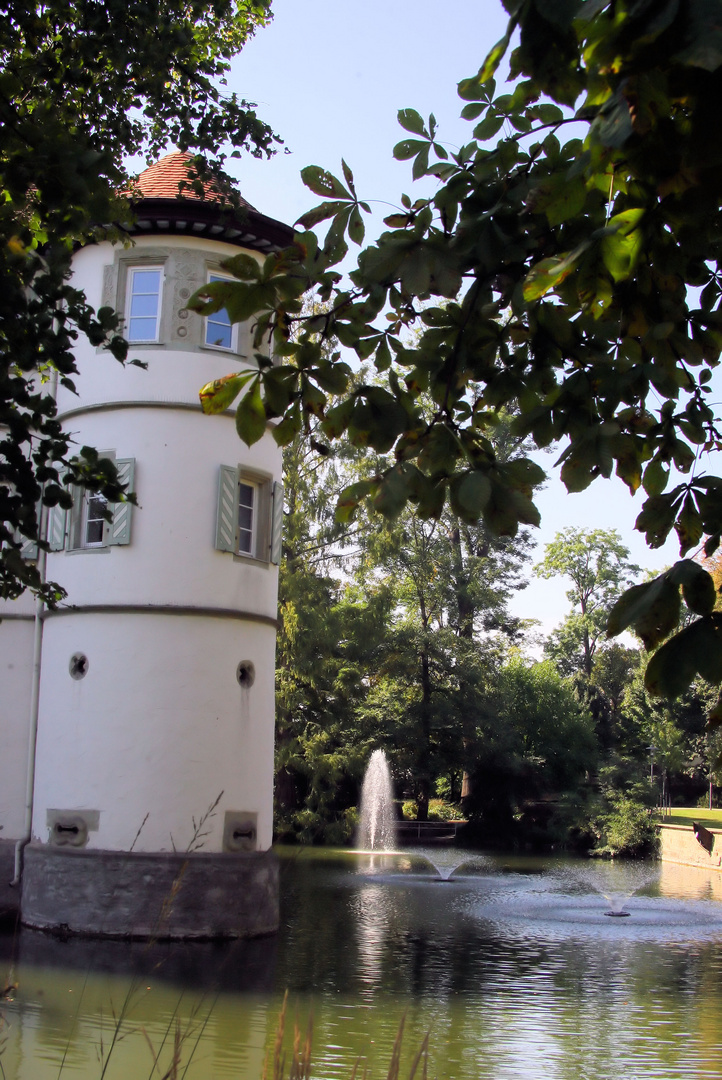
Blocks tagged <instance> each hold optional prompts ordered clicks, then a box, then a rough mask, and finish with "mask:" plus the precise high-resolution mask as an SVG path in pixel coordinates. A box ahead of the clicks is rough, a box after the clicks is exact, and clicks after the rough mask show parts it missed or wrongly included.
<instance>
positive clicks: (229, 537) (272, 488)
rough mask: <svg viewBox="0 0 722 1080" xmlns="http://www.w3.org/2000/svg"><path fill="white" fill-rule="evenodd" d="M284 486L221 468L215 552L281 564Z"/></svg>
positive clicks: (232, 468)
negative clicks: (226, 552)
mask: <svg viewBox="0 0 722 1080" xmlns="http://www.w3.org/2000/svg"><path fill="white" fill-rule="evenodd" d="M282 525H283V484H279V483H273V482H272V481H271V480H268V479H263V478H261V477H255V476H252V475H251V476H249V475H248V474H247V473H246V472H245V471H244V470H242V469H241V468H240V467H239V466H233V465H221V467H220V475H219V485H218V511H217V515H216V545H215V546H216V548H217V549H218V550H219V551H229V552H231V553H232V554H233V555H238V556H244V557H245V558H251V559H258V560H259V561H261V562H272V563H276V564H278V563H279V562H280V559H281V530H282Z"/></svg>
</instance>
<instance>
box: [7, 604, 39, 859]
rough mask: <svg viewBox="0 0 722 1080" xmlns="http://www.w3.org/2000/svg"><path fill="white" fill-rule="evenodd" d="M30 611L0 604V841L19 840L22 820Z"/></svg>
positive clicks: (28, 607)
mask: <svg viewBox="0 0 722 1080" xmlns="http://www.w3.org/2000/svg"><path fill="white" fill-rule="evenodd" d="M33 611H34V604H33V601H32V599H31V598H30V597H27V596H23V597H21V598H20V599H19V600H16V601H13V602H12V603H9V602H3V603H0V620H1V621H0V840H17V839H19V837H20V836H22V833H23V828H24V822H25V787H26V777H27V761H28V738H29V729H30V696H31V680H32V659H33V621H32V615H33ZM20 615H25V616H26V618H18V617H17V616H20ZM13 616H15V617H13Z"/></svg>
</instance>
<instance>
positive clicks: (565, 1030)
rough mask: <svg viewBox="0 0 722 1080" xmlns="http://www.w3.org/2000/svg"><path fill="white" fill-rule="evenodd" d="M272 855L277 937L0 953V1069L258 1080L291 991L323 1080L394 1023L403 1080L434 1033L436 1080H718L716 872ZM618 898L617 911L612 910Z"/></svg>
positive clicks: (377, 1061)
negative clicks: (278, 868) (176, 1061)
mask: <svg viewBox="0 0 722 1080" xmlns="http://www.w3.org/2000/svg"><path fill="white" fill-rule="evenodd" d="M280 854H281V859H282V874H281V878H282V927H281V932H280V933H279V934H278V935H277V936H276V937H273V938H268V939H264V940H260V941H254V942H239V943H236V944H228V943H225V944H215V945H209V944H195V945H190V944H183V945H179V944H173V945H155V946H152V947H148V946H147V945H143V944H141V943H136V944H132V945H131V944H125V943H120V942H105V943H101V942H97V941H82V940H78V939H70V940H67V941H59V940H57V939H54V938H50V937H47V936H45V935H42V934H37V933H32V932H29V931H25V930H23V931H20V932H19V933H18V934H17V935H6V936H4V937H2V938H0V990H3V987H5V988H6V990H5V997H4V998H0V1018H1V1019H0V1066H1V1068H0V1076H4V1077H5V1078H6V1080H46V1078H48V1080H49V1078H51V1077H52V1078H57V1077H58V1076H60V1077H73V1078H76V1077H78V1078H81V1077H82V1078H83V1080H86V1078H88V1080H91V1078H92V1080H99V1078H101V1077H102V1078H104V1080H105V1078H107V1080H112V1078H123V1080H135V1078H139V1077H143V1078H145V1077H148V1080H153V1078H157V1077H159V1076H163V1073H164V1071H165V1070H166V1069H167V1068H168V1065H169V1063H170V1060H171V1057H172V1055H173V1052H174V1041H175V1040H176V1038H179V1039H180V1046H179V1049H178V1055H179V1058H180V1061H181V1066H180V1069H179V1071H178V1076H184V1077H186V1078H187V1080H194V1078H197V1080H200V1078H203V1080H229V1078H235V1080H260V1077H261V1076H262V1074H263V1063H264V1059H265V1056H266V1054H267V1052H268V1051H269V1049H272V1047H273V1044H274V1040H275V1035H276V1028H277V1022H278V1017H279V1014H280V1011H281V1006H282V1002H283V996H284V992H285V991H286V990H288V995H289V996H288V1025H287V1026H288V1027H289V1028H290V1030H289V1031H288V1032H287V1042H289V1043H290V1038H291V1037H292V1028H293V1022H294V1019H295V1018H296V1017H297V1018H298V1021H299V1023H300V1025H301V1027H302V1028H303V1029H304V1031H305V1027H306V1024H307V1021H308V1019H309V1017H311V1016H312V1018H313V1044H314V1054H313V1063H312V1076H314V1077H316V1078H319V1080H335V1078H337V1077H339V1078H347V1077H348V1078H350V1076H351V1073H352V1070H353V1066H354V1063H355V1062H356V1060H357V1059H358V1058H362V1059H364V1060H365V1061H366V1062H368V1065H369V1070H370V1071H369V1076H370V1077H376V1078H382V1077H385V1076H386V1074H387V1070H388V1065H389V1061H390V1057H391V1052H392V1047H393V1043H394V1039H395V1037H396V1034H397V1031H398V1028H399V1024H400V1023H401V1020H402V1018H404V1017H405V1018H406V1020H405V1032H404V1040H403V1046H404V1054H403V1061H402V1070H401V1075H402V1076H408V1074H409V1068H410V1065H411V1062H412V1060H413V1056H414V1054H415V1051H416V1050H417V1049H418V1047H419V1045H420V1044H421V1041H422V1040H423V1038H424V1037H425V1035H426V1034H427V1032H428V1033H430V1037H429V1048H430V1049H429V1075H430V1076H436V1077H437V1078H438V1080H452V1078H459V1080H467V1078H468V1080H472V1078H473V1080H487V1078H488V1080H492V1078H493V1080H517V1078H518V1080H522V1078H523V1080H529V1078H536V1077H542V1076H543V1077H544V1078H545V1080H635V1078H640V1080H641V1078H644V1080H682V1078H694V1080H701V1078H710V1080H711V1078H715V1080H719V1078H720V1077H722V875H721V874H714V873H710V872H705V871H701V870H694V869H691V868H683V867H672V866H668V865H666V866H662V867H659V868H658V867H653V866H650V865H645V866H643V867H641V868H640V867H639V866H636V867H633V868H632V870H630V869H629V868H628V867H625V866H624V865H620V866H616V865H615V866H612V867H608V866H598V865H597V864H590V863H589V862H586V861H579V860H571V859H553V858H525V857H508V856H501V855H489V854H480V853H479V852H468V853H465V852H453V855H452V854H450V853H449V852H448V851H445V852H444V854H443V855H442V856H441V860H442V862H443V866H441V868H440V869H441V875H439V873H437V871H436V869H434V866H433V865H432V863H433V862H434V859H436V860H438V859H439V857H440V853H439V852H438V851H437V852H434V851H431V850H430V851H429V852H427V853H426V857H424V853H418V852H414V851H413V849H412V850H409V851H405V852H401V853H398V854H379V855H377V854H373V855H368V856H363V857H360V856H357V855H354V854H353V853H351V852H340V851H318V850H317V851H311V850H307V849H303V850H299V849H296V850H287V851H285V852H283V851H282V852H280ZM451 862H453V863H454V866H452V867H451V869H450V868H449V867H450V864H451ZM454 867H457V868H456V869H455V868H454ZM442 879H448V880H442ZM615 904H616V905H617V908H618V909H619V910H622V909H623V910H624V911H625V912H628V915H627V916H626V917H624V918H608V917H606V914H605V913H606V912H608V911H610V910H612V908H613V906H614V905H615ZM9 984H10V985H9ZM13 985H14V988H12V987H13ZM156 1056H157V1057H158V1067H157V1069H156V1068H155V1067H154V1058H155V1057H156ZM287 1071H288V1069H287V1070H286V1072H287ZM269 1075H272V1073H271V1071H270V1070H269ZM359 1075H360V1073H359Z"/></svg>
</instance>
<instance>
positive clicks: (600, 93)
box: [233, 0, 722, 653]
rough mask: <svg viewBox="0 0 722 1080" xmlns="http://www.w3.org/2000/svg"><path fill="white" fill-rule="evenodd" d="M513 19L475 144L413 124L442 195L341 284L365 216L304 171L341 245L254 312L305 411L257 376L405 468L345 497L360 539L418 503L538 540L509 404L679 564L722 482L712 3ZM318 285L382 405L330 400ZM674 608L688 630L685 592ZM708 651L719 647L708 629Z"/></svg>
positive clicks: (305, 223) (478, 114) (287, 273)
mask: <svg viewBox="0 0 722 1080" xmlns="http://www.w3.org/2000/svg"><path fill="white" fill-rule="evenodd" d="M510 8H511V10H512V11H513V14H512V16H511V18H510V22H509V29H508V33H507V35H506V36H505V37H504V38H503V40H502V41H501V42H499V44H498V45H497V46H495V48H494V49H493V50H492V51H491V53H490V54H489V56H488V57H487V58H486V60H485V61H484V63H482V65H481V67H480V69H479V72H478V74H477V75H476V76H473V77H471V78H467V79H464V80H463V81H462V82H461V83H460V84H459V93H460V96H461V98H462V100H463V101H464V102H465V105H464V108H463V113H462V115H463V116H464V117H465V118H466V119H467V120H468V121H470V122H471V123H472V124H473V125H474V127H473V131H472V133H471V135H470V137H469V140H468V141H467V142H466V143H465V144H464V145H463V146H462V147H461V148H460V149H458V150H455V151H453V152H450V151H449V150H448V149H447V148H446V147H444V146H443V145H442V143H441V142H440V140H439V134H438V125H437V123H436V120H435V119H434V117H433V116H431V117H429V118H428V120H425V119H424V118H422V117H421V116H420V115H419V114H418V113H416V112H414V111H413V110H404V111H403V112H402V113H401V114H400V116H399V119H400V123H401V125H402V127H403V128H404V129H405V131H406V132H408V133H409V137H408V138H404V139H403V140H402V141H401V142H400V143H399V144H398V145H397V146H396V148H395V151H394V153H395V155H396V157H397V158H399V159H401V160H409V161H410V162H411V163H412V177H413V178H414V179H417V178H421V177H431V178H434V179H435V180H436V181H437V182H438V186H437V187H436V189H435V191H434V194H433V195H432V196H431V197H421V198H418V199H417V200H416V201H412V199H411V198H410V197H408V196H407V195H404V196H402V198H401V205H400V207H399V211H398V212H395V213H393V214H391V215H390V216H389V217H388V218H387V219H386V225H387V231H386V232H384V233H383V234H382V235H381V236H380V237H379V239H378V240H377V241H376V242H375V243H373V244H369V245H368V246H366V247H365V248H363V249H362V250H361V251H360V253H359V256H358V264H357V267H356V269H355V270H354V271H353V272H352V274H351V276H350V277H351V280H350V282H346V281H343V280H342V279H341V276H340V274H339V272H338V270H337V269H336V267H337V265H338V263H339V261H340V260H341V259H342V258H343V257H344V256H345V255H346V253H347V251H348V244H347V241H346V236H347V235H348V238H349V239H350V240H351V241H352V242H358V241H359V236H360V229H359V227H358V221H359V219H360V215H361V213H362V212H363V211H364V205H363V203H362V202H361V201H360V200H359V198H358V196H357V194H356V192H355V189H354V188H353V185H352V180H351V178H350V172H349V170H348V168H347V166H345V165H344V178H345V181H346V182H345V183H344V182H342V181H341V180H339V179H337V178H336V177H334V176H332V175H331V174H329V173H328V172H327V171H325V170H322V169H319V168H313V169H311V170H307V171H306V173H305V178H306V181H307V183H308V184H309V186H310V187H311V190H313V191H314V192H315V193H317V194H319V195H321V196H322V197H323V199H324V202H323V203H322V204H321V205H320V206H317V207H316V208H314V209H313V210H311V211H310V212H309V213H308V214H307V215H304V217H303V218H302V219H301V221H300V223H299V224H300V225H301V227H302V228H304V229H306V230H309V229H310V228H312V227H313V226H315V225H317V224H319V223H320V222H322V221H326V220H329V221H330V226H329V228H328V231H327V233H326V236H325V238H320V237H317V236H316V235H315V234H313V233H312V232H310V231H305V232H301V233H299V234H298V236H297V237H296V241H295V243H294V245H293V247H292V248H290V249H289V250H288V251H287V252H286V253H284V255H283V256H280V257H279V256H272V257H270V260H269V261H268V262H267V264H266V265H267V274H266V280H267V281H268V282H269V283H270V284H271V285H272V295H270V294H269V296H268V297H267V299H265V300H264V301H263V302H260V301H259V302H258V304H257V306H256V310H255V314H254V319H255V332H256V338H257V340H258V341H260V340H261V339H262V338H263V337H264V336H265V335H266V334H268V333H270V334H271V335H272V337H273V339H274V341H275V343H276V348H277V350H278V352H279V355H280V356H281V357H282V363H283V370H284V372H285V375H284V377H287V383H286V386H287V390H288V394H289V403H288V405H287V406H285V407H284V408H279V407H278V406H277V405H276V404H274V402H273V400H272V395H271V394H270V393H269V392H268V389H267V387H268V386H269V385H270V383H271V382H272V381H273V380H274V379H275V378H277V376H275V375H274V376H272V375H271V374H270V373H269V372H261V384H262V387H263V390H262V393H263V399H264V402H265V407H266V416H267V417H268V418H273V417H276V416H282V415H285V416H288V415H289V414H290V412H292V411H293V410H294V409H298V410H300V412H301V413H302V414H305V415H313V416H316V417H319V418H320V419H321V424H322V429H323V430H324V434H325V436H326V438H327V439H329V440H332V439H335V438H339V437H341V436H342V435H344V434H346V435H347V436H348V437H349V438H350V440H351V441H352V442H353V443H354V445H356V446H358V447H360V448H364V447H371V448H374V449H376V450H377V451H379V452H383V453H387V452H388V453H389V455H390V458H389V461H388V462H387V463H386V465H385V466H384V468H383V469H381V470H380V471H379V472H378V474H377V475H375V476H374V477H373V478H372V479H370V480H368V481H367V482H366V483H365V484H364V485H361V486H358V485H354V486H352V487H350V488H349V489H348V490H347V491H346V492H345V493H344V494H343V495H342V497H341V500H340V508H339V512H340V513H341V514H342V515H343V517H344V520H349V519H350V518H351V517H353V514H354V513H355V511H356V508H357V507H358V505H359V503H360V502H361V501H362V500H363V499H367V498H370V499H371V500H372V501H373V503H374V505H375V507H376V508H377V509H378V511H379V512H380V513H382V514H383V515H385V516H387V517H389V518H394V517H396V516H398V515H399V514H400V513H401V511H402V510H403V508H404V506H405V505H406V504H407V503H411V504H412V506H413V507H415V508H416V510H417V512H418V513H419V515H420V516H421V517H436V518H438V517H439V516H440V515H441V513H442V510H443V507H444V505H445V504H447V503H448V502H449V501H450V500H451V502H452V505H454V508H455V512H456V513H458V514H460V515H461V514H462V513H463V515H464V516H465V520H471V519H481V520H483V521H484V523H485V525H486V526H487V527H488V528H489V529H490V530H491V531H493V532H495V533H496V534H498V535H502V536H505V535H509V536H511V535H514V533H515V532H516V530H517V529H518V527H519V525H520V524H534V523H536V521H537V520H538V513H537V510H536V508H535V506H534V503H533V488H534V486H535V484H536V483H538V480H539V476H538V474H537V473H536V472H535V468H536V467H535V466H534V465H533V464H532V463H531V462H529V461H527V462H519V463H517V465H516V466H515V467H514V468H513V469H509V468H505V467H504V465H503V464H502V463H501V462H499V460H498V458H497V455H496V453H495V451H494V447H493V445H492V444H490V442H489V439H488V434H487V433H488V430H489V426H490V425H493V423H494V421H495V417H496V416H497V414H498V411H499V409H501V408H508V409H511V410H512V411H514V410H518V415H517V417H516V420H515V427H516V430H517V432H518V433H519V434H520V435H528V436H530V437H531V438H532V439H533V441H534V442H535V443H536V445H537V446H540V447H545V446H549V445H550V444H552V443H560V444H561V455H560V457H559V464H560V466H561V477H562V479H563V481H564V483H565V484H566V486H567V488H568V489H569V490H570V491H580V490H582V489H584V488H586V487H587V486H588V485H589V484H590V483H592V482H593V481H594V480H595V479H596V478H598V477H609V476H610V475H611V474H612V472H616V473H617V475H618V476H619V477H621V479H622V480H623V481H624V482H625V483H626V484H627V486H628V487H629V489H630V491H632V492H635V491H637V490H640V489H641V490H642V491H643V492H644V495H645V501H644V504H643V506H642V510H641V513H640V515H639V517H638V519H637V527H638V528H639V529H640V530H641V531H643V532H644V533H645V534H646V536H647V540H648V543H649V544H650V545H651V546H653V547H657V546H659V545H661V544H662V543H663V542H664V540H665V539H666V537H667V536H668V535H669V533H670V532H671V531H672V529H674V530H675V531H676V533H677V536H678V538H679V542H680V548H681V552H682V554H683V555H684V554H686V553H687V552H688V551H690V550H691V549H693V548H694V547H696V546H697V544H698V543H699V542H700V539H701V537H702V536H703V534H707V535H708V536H709V537H710V539H709V541H708V543H707V551H708V553H710V552H711V551H713V550H714V549H715V548H716V547H717V545H718V543H719V537H720V534H721V533H722V480H720V478H719V477H717V476H715V475H706V474H704V473H703V472H702V471H701V469H700V467H699V462H700V454H701V453H703V452H704V451H706V450H710V449H714V448H716V447H717V446H718V443H719V433H718V429H717V420H716V415H715V411H714V408H713V406H712V404H711V403H710V400H709V394H710V378H711V375H712V371H713V369H714V368H715V367H716V366H717V365H718V362H719V355H720V350H721V349H722V311H721V310H720V298H721V297H722V286H721V285H720V280H719V263H718V255H719V250H720V241H721V240H722V215H721V214H720V202H721V196H722V168H720V166H721V165H722V146H720V144H719V141H718V140H715V139H713V138H710V132H711V131H714V130H715V124H716V117H717V116H718V115H719V112H720V109H722V80H720V62H721V61H722V46H721V45H720V36H719V28H718V19H717V10H716V7H715V5H712V4H709V3H707V2H706V0H681V2H679V3H669V4H665V5H664V6H663V8H662V9H661V10H659V8H658V5H654V4H649V3H641V2H637V0H624V2H621V3H620V2H619V0H614V2H612V0H599V2H598V3H593V4H589V3H583V2H582V0H569V2H568V3H565V4H564V5H559V4H546V5H545V4H540V3H538V2H532V0H524V2H523V3H518V4H514V5H510ZM517 34H518V38H517V37H516V35H517ZM512 39H514V40H518V45H517V46H516V48H515V49H514V51H513V52H512V54H511V72H512V85H511V87H510V89H509V92H505V93H501V94H498V93H497V88H496V85H495V82H494V78H493V72H494V71H495V70H496V67H497V65H498V63H499V61H500V59H501V57H502V56H503V55H504V53H505V52H506V50H507V49H508V47H509V46H510V43H511V41H512ZM568 125H573V126H568ZM567 132H569V135H568V137H567V134H566V133H567ZM233 287H234V288H236V289H237V290H239V291H240V290H243V289H244V288H245V286H243V285H242V284H240V283H239V284H238V285H234V286H233ZM307 289H309V290H315V292H316V295H317V296H318V297H319V298H320V299H322V300H323V301H324V302H325V303H326V304H327V305H328V312H327V315H326V317H325V323H324V326H323V327H322V329H321V335H322V338H323V337H330V336H335V337H336V338H337V340H338V341H339V342H340V343H341V344H342V345H343V346H345V347H347V348H349V349H351V350H353V351H354V352H355V353H356V355H357V357H358V358H359V359H360V360H367V359H371V360H372V361H373V363H374V365H375V368H376V371H377V373H378V374H379V375H381V376H383V379H384V387H383V389H381V388H380V387H379V386H378V384H377V383H376V382H373V381H370V382H369V383H368V384H364V385H358V384H353V385H352V384H350V383H349V384H348V385H347V388H346V389H345V390H341V391H340V394H341V400H340V401H338V400H335V401H333V402H332V400H331V398H330V397H329V394H328V392H327V391H326V390H325V388H324V385H323V380H322V378H321V374H323V375H324V378H325V376H326V374H327V371H326V370H325V367H324V365H318V364H317V357H318V347H317V343H316V346H315V351H314V345H313V342H312V336H313V335H315V334H317V333H318V331H319V326H318V322H317V321H316V320H308V319H307V317H306V316H304V315H303V313H302V310H301V305H300V301H299V299H298V297H299V296H300V295H301V293H302V292H304V291H305V290H307ZM293 326H295V327H299V328H300V330H299V332H298V334H297V336H296V337H295V339H294V341H293V342H290V341H289V327H293ZM409 327H413V328H414V329H417V328H418V334H416V335H415V337H414V339H413V341H412V342H411V343H409V342H408V341H407V339H406V338H405V336H404V331H405V330H407V329H408V328H409ZM335 363H336V361H335V360H333V359H331V360H329V361H328V364H330V365H331V367H333V365H334V364H335ZM424 395H426V396H427V397H428V399H430V400H431V401H432V402H433V409H432V410H431V412H427V411H426V410H425V409H424V408H423V407H422V406H421V399H422V396H424ZM242 428H243V425H242ZM242 435H243V436H244V437H247V436H251V435H252V432H251V430H250V427H249V429H248V431H245V430H242ZM676 474H681V479H680V482H676ZM669 485H671V486H669ZM701 591H702V592H704V591H708V589H706V587H705V588H703V589H702V590H701ZM670 595H671V594H670ZM700 596H701V593H700ZM697 600H699V597H698V598H697ZM697 600H696V601H695V602H697ZM660 604H661V607H662V608H663V609H664V611H663V613H662V614H663V616H664V618H665V620H667V621H671V620H672V617H673V615H674V610H673V608H674V605H673V603H672V602H671V600H670V598H669V597H668V596H663V597H661V598H660ZM705 643H706V644H707V645H708V646H709V647H710V648H713V649H714V650H715V651H716V652H717V653H719V649H720V646H719V643H718V642H717V641H716V639H715V638H714V635H713V634H712V632H711V630H710V632H705ZM678 649H679V650H680V651H681V652H684V650H685V646H684V645H683V644H682V645H679V646H678Z"/></svg>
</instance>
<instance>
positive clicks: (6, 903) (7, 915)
mask: <svg viewBox="0 0 722 1080" xmlns="http://www.w3.org/2000/svg"><path fill="white" fill-rule="evenodd" d="M14 876H15V841H14V840H0V929H1V928H2V927H3V926H5V925H6V924H8V923H10V924H12V923H13V922H14V920H15V919H16V918H17V915H18V912H19V909H20V889H18V888H15V887H14V886H13V885H11V884H10V882H11V881H12V879H13V877H14Z"/></svg>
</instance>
